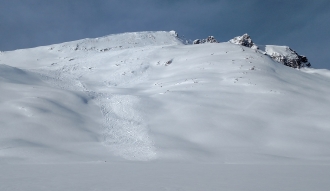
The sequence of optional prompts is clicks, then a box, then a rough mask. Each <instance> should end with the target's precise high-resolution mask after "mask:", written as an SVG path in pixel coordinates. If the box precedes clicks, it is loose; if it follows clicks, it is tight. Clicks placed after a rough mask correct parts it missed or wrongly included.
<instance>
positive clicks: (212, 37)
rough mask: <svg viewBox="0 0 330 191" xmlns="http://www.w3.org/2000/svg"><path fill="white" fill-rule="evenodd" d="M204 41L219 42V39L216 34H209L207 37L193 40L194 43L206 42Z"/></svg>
mask: <svg viewBox="0 0 330 191" xmlns="http://www.w3.org/2000/svg"><path fill="white" fill-rule="evenodd" d="M204 43H218V41H217V39H215V38H214V36H209V37H207V38H206V39H196V40H194V41H193V44H204Z"/></svg>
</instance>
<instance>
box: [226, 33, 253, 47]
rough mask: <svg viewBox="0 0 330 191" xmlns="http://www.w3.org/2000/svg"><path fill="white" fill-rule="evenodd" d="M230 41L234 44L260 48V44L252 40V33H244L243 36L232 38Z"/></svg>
mask: <svg viewBox="0 0 330 191" xmlns="http://www.w3.org/2000/svg"><path fill="white" fill-rule="evenodd" d="M229 42H230V43H233V44H239V45H242V46H245V47H249V48H253V49H258V46H257V45H255V44H254V42H253V41H252V39H251V37H250V35H248V34H244V35H242V36H237V37H235V38H233V39H231V40H229Z"/></svg>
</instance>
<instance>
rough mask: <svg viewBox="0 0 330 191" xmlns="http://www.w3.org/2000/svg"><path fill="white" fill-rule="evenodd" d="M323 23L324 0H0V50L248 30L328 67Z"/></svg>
mask: <svg viewBox="0 0 330 191" xmlns="http://www.w3.org/2000/svg"><path fill="white" fill-rule="evenodd" d="M329 23H330V1H329V0H315V1H311V0H139V1H137V0H47V1H45V0H28V1H27V0H1V1H0V50H1V51H6V50H14V49H21V48H30V47H35V46H41V45H49V44H54V43H61V42H65V41H72V40H78V39H82V38H93V37H100V36H104V35H108V34H114V33H122V32H134V31H158V30H176V31H177V32H178V33H179V34H180V35H185V37H187V38H190V39H196V38H206V37H207V36H209V35H213V36H215V37H216V39H217V40H218V41H220V42H224V41H228V40H229V39H231V38H233V37H235V36H238V35H242V34H244V33H248V34H249V35H250V36H251V37H252V39H253V40H254V42H255V43H257V44H275V45H288V46H290V47H291V48H292V49H294V50H296V51H297V52H298V53H300V54H303V55H306V56H307V57H308V58H309V60H310V62H311V63H312V66H313V67H314V68H327V69H330V58H329V53H330V48H329V45H328V43H330V37H329V36H330V24H329Z"/></svg>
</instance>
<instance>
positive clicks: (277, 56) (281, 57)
mask: <svg viewBox="0 0 330 191" xmlns="http://www.w3.org/2000/svg"><path fill="white" fill-rule="evenodd" d="M229 42H230V43H233V44H238V45H242V46H245V47H249V48H252V49H255V50H258V51H259V52H260V53H263V54H266V55H269V56H270V57H271V58H272V59H274V60H275V61H277V62H280V63H282V64H284V65H285V66H289V67H292V68H301V67H311V64H310V63H309V61H308V59H307V57H306V56H303V55H299V54H298V53H297V52H296V51H294V50H292V49H291V48H290V47H288V46H275V45H266V46H260V47H258V46H257V45H256V44H254V42H253V41H252V39H251V37H250V36H249V35H248V34H244V35H242V36H237V37H235V38H233V39H231V40H229Z"/></svg>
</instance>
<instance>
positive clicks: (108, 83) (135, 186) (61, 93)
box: [0, 31, 330, 190]
mask: <svg viewBox="0 0 330 191" xmlns="http://www.w3.org/2000/svg"><path fill="white" fill-rule="evenodd" d="M268 48H269V47H268ZM270 48H271V47H270ZM276 51H278V50H276ZM0 92H1V93H0V116H1V118H0V131H1V133H0V169H1V172H4V173H2V175H1V176H0V190H93V188H94V190H202V189H204V190H244V189H246V190H297V189H298V188H299V190H313V189H314V188H315V189H314V190H327V189H326V188H329V186H330V183H329V182H328V181H326V180H325V179H322V177H323V178H324V177H327V176H328V177H329V175H330V170H329V167H328V165H329V164H330V149H329V148H330V139H329V137H330V117H329V114H330V113H329V111H330V97H329V96H328V95H329V94H330V71H329V70H318V69H313V68H303V69H300V70H298V69H293V68H289V67H286V66H284V65H282V64H280V63H277V62H275V61H273V60H272V59H271V58H270V57H268V56H266V55H263V54H261V53H259V52H258V51H255V50H254V49H250V48H247V47H243V46H241V45H236V44H231V43H228V42H226V43H214V44H199V45H185V44H183V42H182V40H180V39H178V37H177V33H176V32H175V31H170V32H163V31H161V32H137V33H124V34H118V35H109V36H105V37H101V38H96V39H83V40H78V41H73V42H66V43H62V44H55V45H49V46H42V47H36V48H31V49H24V50H15V51H8V52H0ZM13 169H14V170H13ZM80 173H81V175H78V174H80ZM89 173H90V174H89ZM141 173H142V174H141ZM96 174H97V175H96ZM116 174H119V175H118V176H116ZM174 174H175V176H173V175H174ZM199 174H200V175H201V176H202V177H200V176H199ZM251 174H252V175H251ZM92 175H95V176H92ZM140 175H141V176H140ZM250 175H251V176H252V177H251V176H250ZM53 176H54V177H55V179H54V182H47V179H48V178H49V179H51V178H52V177H53ZM283 176H284V177H287V178H290V177H292V176H296V178H294V179H286V180H288V182H287V184H280V182H281V181H279V182H277V183H275V182H276V181H275V182H274V180H276V179H277V180H278V178H279V177H283ZM26 177H30V179H26ZM100 177H103V178H100ZM105 177H109V179H110V180H108V179H104V178H105ZM125 177H126V178H125ZM127 177H130V178H131V179H130V180H128V179H127ZM184 177H186V178H184ZM70 178H74V180H73V182H71V183H69V184H63V182H65V181H66V180H67V179H70ZM169 178H170V179H169ZM140 179H143V180H140ZM237 179H241V180H240V181H243V182H242V183H241V184H237ZM43 180H45V181H43ZM86 180H87V181H86ZM79 181H80V182H79ZM81 181H82V182H81ZM129 181H132V184H131V186H129V185H128V183H127V182H129ZM259 181H264V182H266V183H267V184H258V185H256V184H254V182H259ZM18 182H20V183H21V184H17V183H18ZM124 182H126V183H124ZM268 183H269V184H272V186H270V185H268ZM95 185H97V186H95ZM304 185H305V186H304ZM66 186H67V187H66ZM109 186H112V187H111V188H110V187H109ZM222 186H223V187H222ZM45 187H47V188H48V189H44V188H45Z"/></svg>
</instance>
